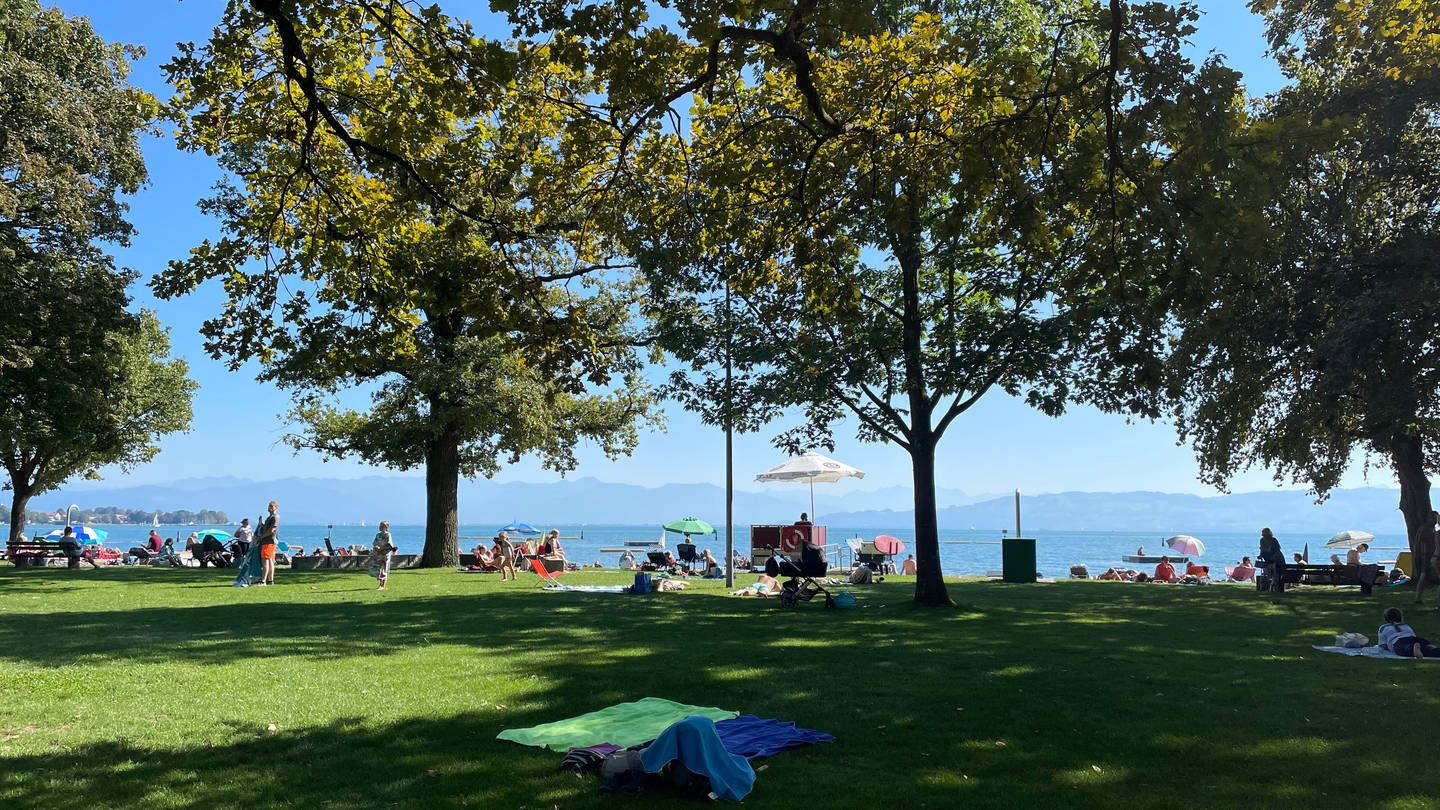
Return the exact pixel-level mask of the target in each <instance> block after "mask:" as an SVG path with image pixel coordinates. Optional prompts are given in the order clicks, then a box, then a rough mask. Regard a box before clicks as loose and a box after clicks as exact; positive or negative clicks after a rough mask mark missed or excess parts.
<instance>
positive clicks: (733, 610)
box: [0, 575, 1437, 808]
mask: <svg viewBox="0 0 1440 810" xmlns="http://www.w3.org/2000/svg"><path fill="white" fill-rule="evenodd" d="M319 576H321V577H322V578H323V577H325V575H319ZM332 576H333V575H332ZM432 576H433V575H432ZM314 581H315V582H319V581H322V580H320V579H317V580H314ZM324 581H326V582H327V583H328V585H327V587H329V588H331V589H334V588H344V587H346V586H347V585H348V583H344V582H337V581H335V580H328V579H327V580H324ZM306 582H307V580H305V579H302V578H300V577H298V576H296V577H295V583H296V584H295V586H296V587H297V588H298V587H299V586H300V585H303V584H304V583H306ZM356 582H363V583H365V584H366V589H368V588H369V582H370V581H369V580H368V579H363V578H360V577H357V578H356ZM424 582H425V580H424V579H423V578H421V577H417V578H416V580H415V585H416V590H414V591H412V592H409V593H405V592H392V593H389V594H387V595H386V596H388V597H391V598H374V599H369V598H361V597H351V596H349V595H347V596H345V597H344V599H346V600H350V601H342V602H335V601H323V600H322V601H318V602H311V601H303V600H304V599H306V598H311V597H307V596H306V594H304V593H302V592H299V591H298V590H297V592H295V594H294V596H293V597H290V596H287V595H286V592H285V588H284V587H281V588H276V589H267V590H266V591H264V592H262V593H263V594H264V600H265V601H249V599H250V598H251V596H250V594H248V593H246V594H244V600H243V601H240V602H235V603H229V604H222V605H214V604H207V605H200V606H188V607H187V606H179V607H165V608H148V607H147V608H141V609H138V610H129V609H127V610H110V611H106V610H90V611H66V612H57V613H38V614H31V615H11V616H7V621H6V622H5V623H3V624H0V660H9V661H14V662H18V663H25V664H32V665H43V666H63V665H65V664H67V663H70V662H73V661H76V660H79V659H83V660H84V661H85V662H86V663H87V664H90V663H95V662H99V663H101V664H103V663H105V662H106V661H114V662H120V663H126V662H177V661H178V662H189V663H197V664H202V665H214V666H223V665H225V664H228V663H230V662H233V661H237V660H241V659H244V658H250V657H255V656H262V655H263V656H295V657H301V658H305V659H311V660H315V661H320V662H322V663H324V664H325V665H326V666H335V667H345V666H346V665H347V664H346V661H347V659H350V658H356V657H370V656H383V655H388V654H391V653H394V652H395V651H397V650H408V649H413V648H416V647H418V646H420V645H439V644H449V645H465V646H473V647H475V648H477V649H479V650H480V651H482V652H483V653H484V654H485V655H487V656H492V655H493V656H497V657H499V658H500V660H504V661H506V662H507V668H508V669H511V670H516V671H522V672H523V671H526V670H527V669H528V670H531V671H538V672H541V673H542V674H543V676H544V677H543V678H541V679H538V680H536V681H534V682H530V683H527V684H526V686H525V689H524V691H523V693H522V694H521V695H520V696H519V698H518V699H517V700H515V701H512V703H513V705H511V706H509V707H508V708H505V709H504V710H503V711H502V710H500V709H499V708H498V707H489V708H481V707H479V706H476V707H475V708H474V710H470V711H463V712H460V713H458V714H455V715H453V716H441V717H421V718H407V719H404V720H401V721H398V722H393V723H386V724H380V723H377V722H372V721H367V720H365V719H363V718H357V717H345V718H341V719H336V720H333V721H330V722H328V723H325V724H323V725H317V726H310V727H306V728H295V729H292V728H287V727H285V722H286V721H285V719H284V718H283V713H282V717H281V720H280V723H281V726H282V727H281V728H279V729H277V730H276V731H274V732H271V731H269V730H268V729H267V728H263V727H259V726H253V725H247V724H243V723H242V724H239V725H236V726H234V727H233V730H232V731H231V732H230V734H229V738H228V739H222V740H220V741H219V742H218V743H216V744H200V743H197V744H196V745H194V746H192V747H176V748H168V749H167V748H161V749H158V750H157V749H153V748H151V747H145V746H139V745H134V744H130V743H126V742H124V741H112V742H101V743H86V744H82V745H78V746H75V747H72V748H67V749H64V750H61V751H57V752H53V753H49V752H47V753H45V754H43V755H29V754H27V755H24V756H6V757H4V758H3V762H4V763H5V767H4V768H3V769H0V785H3V793H0V798H4V799H6V802H5V803H9V802H12V801H13V803H14V804H15V806H22V807H76V806H87V805H95V804H111V805H116V806H131V805H149V806H165V805H167V804H168V805H172V806H189V807H201V808H205V807H220V806H226V807H229V806H234V805H237V804H238V805H242V806H243V805H250V804H258V805H264V804H287V805H291V806H315V807H370V806H415V807H425V806H436V805H445V806H461V805H473V806H484V807H522V806H528V807H552V806H554V805H560V806H563V807H567V808H572V807H577V806H610V805H612V804H614V803H615V802H616V801H620V800H611V799H607V798H604V797H601V796H600V795H599V794H598V793H597V788H598V783H596V782H595V781H593V780H590V781H587V782H579V781H576V780H574V779H573V777H569V776H562V775H557V774H556V773H555V770H554V768H555V766H556V765H557V764H558V760H559V755H558V754H554V753H552V752H545V751H541V750H539V749H530V748H523V747H520V746H515V745H513V744H509V743H502V742H499V741H496V740H495V739H494V737H495V734H496V733H498V732H499V731H500V730H501V729H503V728H515V727H523V726H530V725H536V724H539V723H546V722H551V721H554V720H558V719H562V718H565V717H570V716H574V715H576V714H580V713H583V712H588V711H593V710H595V709H598V708H601V707H603V706H607V705H611V704H613V703H618V702H623V701H630V700H635V699H638V698H639V697H643V696H647V695H650V696H656V697H666V698H670V699H673V700H679V701H682V702H687V703H695V704H700V705H715V706H720V707H722V708H728V709H734V710H739V711H747V712H754V713H757V714H760V715H762V716H770V717H780V718H784V719H789V720H795V721H797V722H799V723H800V724H801V725H805V726H811V727H815V728H818V729H821V730H823V731H828V732H831V733H834V734H835V735H836V736H837V738H838V742H837V743H835V744H834V745H826V746H814V747H809V748H804V749H800V750H796V751H793V752H787V753H784V754H781V755H779V756H776V757H774V758H772V759H771V760H770V765H771V768H770V770H768V771H767V772H766V773H765V774H763V775H762V777H761V779H760V782H759V783H758V787H757V792H756V793H755V794H752V796H751V798H750V799H748V800H747V804H749V805H752V806H782V804H783V806H792V805H793V804H794V803H795V801H796V800H797V797H802V796H804V797H823V801H824V803H825V804H826V805H827V806H832V807H880V806H885V805H887V804H893V803H895V800H896V796H897V795H899V796H900V797H902V798H903V801H904V803H906V804H914V805H926V806H931V807H948V806H956V805H957V804H961V803H963V804H965V805H967V806H973V805H978V806H994V807H1013V806H1027V805H1055V804H1063V805H1066V806H1080V807H1085V806H1093V807H1102V806H1111V805H1113V804H1115V803H1120V804H1140V805H1149V804H1161V803H1163V804H1176V805H1182V806H1221V805H1241V804H1252V803H1254V802H1256V801H1262V802H1263V801H1267V800H1268V801H1271V802H1276V803H1280V804H1286V805H1289V804H1300V803H1305V804H1309V805H1314V806H1317V807H1321V806H1331V805H1336V806H1338V805H1341V804H1348V803H1350V802H1351V801H1352V800H1353V797H1354V777H1355V772H1356V769H1357V763H1358V764H1363V766H1364V767H1363V768H1362V770H1363V771H1364V773H1365V777H1366V783H1367V785H1371V786H1372V788H1367V794H1366V795H1367V800H1369V801H1375V802H1377V803H1378V802H1382V801H1384V800H1386V799H1395V798H1399V797H1403V796H1406V795H1409V794H1408V793H1407V791H1406V790H1405V788H1404V787H1403V786H1404V785H1407V784H1413V781H1410V780H1407V778H1406V777H1407V774H1413V773H1415V772H1417V771H1416V769H1417V768H1419V769H1420V770H1421V771H1423V768H1424V763H1426V762H1428V758H1429V757H1430V753H1429V752H1430V751H1431V750H1432V749H1433V745H1434V744H1435V743H1436V742H1437V740H1436V738H1435V737H1436V735H1435V734H1434V733H1433V732H1430V731H1428V730H1422V731H1420V732H1419V733H1412V734H1409V735H1407V736H1406V737H1405V738H1403V739H1398V740H1397V739H1392V737H1393V736H1394V735H1392V734H1389V733H1387V732H1386V731H1385V730H1384V728H1383V727H1382V726H1381V725H1380V722H1379V721H1380V718H1378V717H1377V716H1376V715H1375V711H1374V710H1375V704H1374V702H1373V701H1366V700H1357V692H1356V680H1355V678H1356V677H1357V672H1358V673H1361V674H1363V675H1365V676H1368V677H1371V678H1374V677H1377V676H1379V674H1380V673H1385V674H1390V673H1388V672H1386V671H1385V670H1378V669H1373V668H1374V667H1384V666H1387V665H1391V666H1395V665H1394V664H1390V663H1389V662H1356V661H1353V660H1351V659H1345V658H1342V657H1340V656H1324V655H1322V654H1319V653H1314V652H1313V651H1310V650H1309V649H1308V645H1306V644H1303V643H1297V640H1296V638H1295V636H1296V635H1297V634H1300V633H1302V632H1303V633H1310V632H1314V633H1317V634H1318V633H1321V632H1322V631H1327V630H1326V628H1327V627H1328V626H1329V625H1330V624H1335V625H1337V626H1338V627H1339V628H1341V629H1348V627H1349V626H1351V625H1353V623H1354V622H1356V621H1357V620H1358V619H1359V618H1361V617H1365V616H1369V615H1370V614H1372V613H1374V612H1375V610H1376V607H1375V604H1374V603H1373V602H1356V601H1355V600H1353V599H1341V598H1331V595H1328V594H1327V595H1320V594H1315V595H1310V594H1304V595H1301V597H1302V599H1301V600H1293V601H1290V602H1284V601H1276V600H1266V599H1264V598H1263V597H1259V596H1258V595H1256V594H1254V593H1252V592H1248V591H1242V590H1240V589H1236V591H1235V592H1233V593H1231V592H1226V591H1221V590H1220V589H1212V590H1211V591H1208V592H1207V591H1205V590H1204V589H1178V588H1171V589H1162V588H1159V587H1158V586H1157V587H1155V588H1145V587H1143V586H1106V585H1096V584H1087V585H1076V586H1048V587H1027V586H1004V585H999V586H997V585H989V584H974V585H963V586H957V587H954V588H953V589H952V593H954V594H955V595H956V597H957V598H959V599H960V600H961V601H962V602H964V604H965V607H962V608H960V609H953V610H938V611H937V610H932V609H924V608H917V607H915V606H913V605H911V604H909V603H908V602H907V596H908V593H909V589H908V588H907V587H906V586H905V585H904V584H898V583H897V584H896V585H894V586H893V587H891V585H890V583H885V584H884V585H881V586H877V587H876V588H874V589H868V590H866V591H864V592H863V594H862V595H863V600H862V601H863V602H864V603H866V604H874V605H878V604H888V605H889V606H890V607H887V608H885V609H879V608H874V609H861V610H852V611H841V610H826V609H825V608H824V607H823V606H822V605H821V604H819V603H810V604H805V605H801V606H799V607H798V608H796V609H793V610H786V609H782V608H781V607H780V606H779V605H778V604H777V603H776V602H774V601H766V600H749V599H738V598H736V599H731V598H728V597H720V596H718V595H711V594H704V593H689V594H680V595H674V596H675V598H671V596H672V595H667V594H658V595H655V596H651V597H631V596H625V595H613V594H588V593H540V592H538V591H536V590H534V589H515V588H512V589H505V590H500V589H496V590H488V591H483V592H479V593H476V594H474V595H456V594H454V593H443V594H437V595H427V594H424V593H423V592H421V591H420V590H419V586H420V585H421V584H423V583H424ZM197 583H200V584H205V581H204V580H197ZM1336 596H1339V595H1336ZM682 597H683V598H682ZM256 598H257V599H258V596H257V597H256ZM1302 600H1303V601H1302ZM1329 632H1333V631H1329ZM438 655H443V654H442V653H437V656H438ZM1332 659H1333V660H1332ZM442 666H443V665H442ZM1367 666H1368V667H1371V668H1372V669H1363V668H1364V667H1367ZM1391 672H1393V673H1394V675H1393V677H1396V678H1398V679H1402V680H1403V679H1404V678H1406V677H1410V678H1413V677H1414V675H1413V674H1407V672H1406V671H1405V670H1398V669H1397V670H1392V671H1391ZM462 674H463V673H461V672H456V673H455V675H456V682H457V684H458V682H459V678H460V677H461V675H462ZM1422 674H1423V673H1422ZM457 688H458V686H457ZM475 703H477V704H478V703H479V700H478V699H477V700H476V701H475ZM1389 705H1390V706H1391V708H1392V709H1395V710H1397V711H1401V712H1403V713H1404V714H1405V715H1406V716H1414V717H1421V716H1432V715H1433V712H1434V711H1435V710H1436V708H1437V705H1436V699H1435V698H1434V696H1433V695H1431V694H1429V693H1425V692H1421V691H1419V690H1416V691H1415V692H1414V693H1410V692H1407V693H1405V694H1404V695H1402V696H1397V697H1396V698H1393V699H1392V700H1391V701H1390V703H1389ZM12 708H13V707H12ZM348 711H349V710H348V708H347V713H348ZM1377 750H1384V751H1386V754H1385V755H1383V756H1376V755H1375V752H1376V751H1377ZM1181 762H1183V763H1189V765H1187V767H1186V769H1184V770H1178V771H1177V768H1176V763H1181ZM431 771H434V775H431V773H430V772H431ZM1177 772H1181V773H1184V774H1186V777H1185V778H1186V779H1187V784H1186V785H1184V786H1183V789H1182V788H1179V787H1177V788H1176V789H1175V790H1174V791H1172V790H1171V789H1169V788H1164V787H1159V788H1157V783H1163V782H1164V779H1165V778H1166V775H1173V774H1175V773H1177ZM1157 780H1158V782H1157ZM632 801H633V800H632ZM656 801H659V802H660V803H661V804H662V805H666V806H668V804H669V803H670V802H669V800H666V799H655V798H647V799H645V800H644V802H645V804H646V805H647V806H648V805H651V804H653V803H655V802H656ZM675 806H693V805H689V804H687V803H683V802H681V803H676V804H675Z"/></svg>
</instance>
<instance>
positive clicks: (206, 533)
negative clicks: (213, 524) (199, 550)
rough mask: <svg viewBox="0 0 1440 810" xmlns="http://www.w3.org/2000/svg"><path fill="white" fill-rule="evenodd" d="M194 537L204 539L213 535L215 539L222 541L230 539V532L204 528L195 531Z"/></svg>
mask: <svg viewBox="0 0 1440 810" xmlns="http://www.w3.org/2000/svg"><path fill="white" fill-rule="evenodd" d="M196 537H199V538H200V539H201V540H204V539H205V538H207V537H213V538H215V539H216V540H219V541H221V542H224V541H226V540H229V539H230V532H227V531H225V530H224V529H205V530H203V531H200V532H197V533H196Z"/></svg>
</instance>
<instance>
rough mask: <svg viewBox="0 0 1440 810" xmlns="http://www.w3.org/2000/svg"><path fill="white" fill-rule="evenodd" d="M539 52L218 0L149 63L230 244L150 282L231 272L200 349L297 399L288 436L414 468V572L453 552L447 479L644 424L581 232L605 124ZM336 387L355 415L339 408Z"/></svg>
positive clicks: (432, 18) (601, 212)
mask: <svg viewBox="0 0 1440 810" xmlns="http://www.w3.org/2000/svg"><path fill="white" fill-rule="evenodd" d="M553 47H554V48H563V47H564V43H563V42H557V43H555V44H554V46H553ZM551 51H552V47H551V46H537V45H527V44H521V45H518V46H516V47H515V48H513V49H506V48H503V47H501V46H500V45H497V44H495V43H492V42H488V41H484V40H481V39H479V38H477V37H475V36H474V34H473V32H472V31H471V29H470V27H469V26H468V25H467V24H464V23H462V22H459V21H455V20H451V19H449V18H447V17H445V16H444V15H442V14H440V13H439V12H438V11H436V10H435V9H416V8H415V7H413V6H411V5H409V4H404V3H380V4H375V5H369V4H357V3H346V2H328V3H316V4H310V5H307V6H305V7H304V8H296V9H289V8H281V7H280V6H279V5H277V4H274V3H254V4H248V3H232V4H231V7H230V9H229V10H228V11H227V14H226V18H225V20H224V23H223V24H222V26H221V27H220V28H218V29H217V30H216V33H215V36H214V37H213V38H212V40H211V41H210V42H209V43H208V44H207V45H205V46H204V47H201V48H195V47H187V48H184V49H182V52H181V54H180V56H179V57H177V58H176V59H175V60H174V61H172V62H171V63H170V64H169V65H168V66H167V67H166V70H167V71H168V73H169V75H170V78H171V81H172V82H173V83H174V85H175V87H176V96H175V98H174V99H173V100H172V102H171V105H170V107H169V112H170V115H171V118H172V120H174V121H175V123H176V124H177V126H178V127H179V135H178V137H179V142H180V144H181V146H182V147H183V148H186V149H191V150H203V151H205V152H207V153H209V154H212V155H215V156H216V158H217V159H218V160H219V162H220V165H221V166H222V167H223V168H224V169H225V170H226V171H227V172H228V173H229V178H228V180H227V181H226V182H225V183H223V184H222V185H221V186H220V187H219V188H217V190H216V194H215V196H214V197H212V198H211V199H209V200H207V201H206V202H205V204H204V205H205V207H206V208H207V210H208V211H210V212H211V213H213V214H214V215H216V216H217V217H218V218H219V219H220V221H221V224H222V228H223V229H224V233H225V235H224V236H223V237H222V238H220V239H219V240H217V241H214V242H206V243H204V244H202V245H200V246H199V247H197V248H196V249H194V250H193V251H192V253H191V256H190V257H189V258H188V259H187V260H184V261H178V262H174V263H172V265H171V266H170V268H169V269H168V270H167V271H166V272H164V273H162V274H161V275H160V276H159V277H157V279H156V281H155V282H154V284H155V289H156V291H157V292H158V293H159V294H160V295H162V296H166V297H173V296H178V295H182V294H185V293H188V292H190V291H192V290H194V289H195V288H197V287H198V286H199V285H201V284H203V283H205V282H207V281H210V280H215V281H219V282H220V283H222V284H223V285H224V288H225V292H226V294H227V298H226V302H225V305H224V311H223V312H222V313H221V314H219V315H217V316H216V317H215V318H213V319H211V320H210V321H208V322H207V323H206V325H205V326H204V330H203V331H204V334H205V336H206V339H207V343H206V345H207V348H208V349H209V351H210V352H211V353H212V354H213V355H214V356H216V357H225V358H228V359H229V361H230V362H231V363H232V365H234V366H237V367H238V365H239V364H241V363H242V362H244V361H246V360H250V359H256V360H259V361H260V363H261V365H262V372H261V377H262V379H266V380H270V381H274V382H275V383H277V384H278V385H280V386H282V387H284V388H288V389H290V390H292V391H293V392H294V394H295V399H296V408H295V410H294V411H293V413H292V416H293V417H294V418H295V419H296V420H297V421H298V422H299V423H300V424H301V426H302V431H301V434H300V435H296V436H292V437H291V438H290V441H291V442H292V444H294V445H295V446H296V447H312V448H316V449H319V450H321V451H322V452H326V453H329V454H333V455H349V454H354V455H358V456H359V457H361V458H364V459H366V460H367V461H370V462H372V463H377V464H384V465H387V466H391V467H396V468H401V469H404V468H410V467H414V466H418V465H421V464H424V465H425V466H426V467H427V475H428V477H429V478H430V481H431V484H432V486H431V487H430V503H429V506H428V519H427V527H429V531H428V532H427V539H426V553H425V561H426V563H427V564H434V565H452V564H453V563H454V558H455V554H456V549H455V536H454V527H455V506H454V500H455V495H454V492H455V487H456V485H458V476H459V475H462V474H463V475H475V474H485V475H492V474H494V473H495V472H496V471H498V469H499V465H500V463H501V462H502V460H509V461H514V460H516V459H518V458H519V457H520V456H521V455H524V454H527V453H534V454H538V455H540V456H541V458H542V459H543V462H544V463H545V464H546V465H547V466H549V467H551V468H553V469H556V470H560V471H568V470H571V469H573V468H574V466H575V463H576V462H575V456H574V452H573V449H574V446H575V444H577V443H579V442H581V441H585V440H591V441H596V442H598V443H599V445H600V446H601V448H602V449H603V450H604V451H605V452H607V453H609V454H612V455H614V454H618V453H623V452H627V451H628V450H629V449H630V448H631V447H633V445H634V443H635V441H636V434H637V430H636V423H637V422H638V421H644V420H646V419H649V418H650V408H651V405H650V402H649V397H648V394H647V391H646V386H645V385H644V384H643V382H642V381H641V380H640V379H639V378H638V376H637V374H636V372H637V370H638V365H639V359H638V357H637V356H636V354H635V351H634V349H633V342H634V339H633V337H632V336H631V335H630V334H629V332H630V326H629V318H630V312H629V308H630V306H631V302H632V301H633V296H634V290H633V285H631V284H630V283H629V282H628V281H626V280H625V279H624V278H623V276H620V275H618V274H617V273H615V272H614V271H615V270H617V269H619V268H618V267H617V264H616V262H615V259H614V256H615V253H614V248H613V245H612V240H611V238H610V237H609V236H608V235H607V232H606V231H605V230H604V229H602V228H601V227H600V222H601V221H602V220H603V219H605V218H606V217H608V216H609V214H608V213H606V212H607V211H608V209H609V208H610V207H612V206H610V205H609V201H610V199H611V195H610V192H609V191H608V190H607V180H606V173H607V172H608V171H609V170H610V169H611V167H612V166H613V163H614V150H615V142H616V140H617V137H616V135H615V133H614V132H613V131H610V130H609V129H608V128H607V127H606V126H605V124H604V122H603V121H599V120H597V119H595V118H594V117H591V116H587V115H585V114H583V112H584V109H585V105H584V103H583V101H584V99H585V98H586V97H587V96H588V95H590V94H593V93H594V92H596V90H597V85H596V84H595V82H594V79H593V78H592V77H591V76H590V75H589V74H588V73H586V72H585V71H584V70H579V69H573V68H570V67H568V66H566V65H565V64H564V63H563V62H560V61H556V60H554V59H552V57H551ZM355 386H363V387H367V388H368V389H369V390H370V393H371V396H372V401H371V405H370V408H369V410H368V411H366V412H360V411H355V410H352V409H348V408H346V407H343V406H342V405H340V404H339V403H337V402H335V401H334V395H335V394H337V392H340V391H342V390H345V389H349V388H352V387H355Z"/></svg>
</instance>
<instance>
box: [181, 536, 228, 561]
mask: <svg viewBox="0 0 1440 810" xmlns="http://www.w3.org/2000/svg"><path fill="white" fill-rule="evenodd" d="M191 553H192V555H193V556H194V557H195V559H197V560H199V561H200V567H201V568H205V567H206V566H210V565H213V566H215V567H216V568H229V567H230V566H231V565H233V564H234V563H235V558H234V557H233V556H232V555H231V554H230V551H229V550H228V549H226V548H225V544H224V543H222V542H220V540H219V539H218V538H216V537H215V536H214V535H209V534H207V535H205V538H204V539H203V540H201V541H200V545H199V546H197V547H196V548H195V550H194V551H193V552H191Z"/></svg>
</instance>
